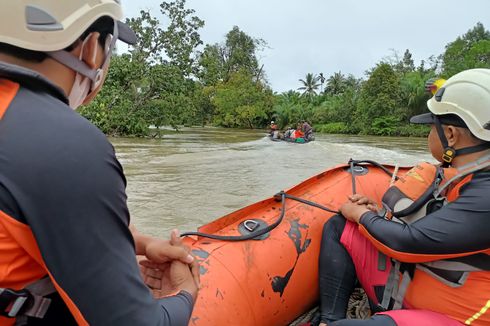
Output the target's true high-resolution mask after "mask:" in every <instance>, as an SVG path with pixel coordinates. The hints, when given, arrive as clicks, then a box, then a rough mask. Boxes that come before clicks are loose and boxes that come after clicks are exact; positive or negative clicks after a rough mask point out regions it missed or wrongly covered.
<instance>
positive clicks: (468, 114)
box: [410, 69, 490, 141]
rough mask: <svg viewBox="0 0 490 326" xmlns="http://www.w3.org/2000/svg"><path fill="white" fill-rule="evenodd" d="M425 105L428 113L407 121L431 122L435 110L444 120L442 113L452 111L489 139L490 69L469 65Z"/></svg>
mask: <svg viewBox="0 0 490 326" xmlns="http://www.w3.org/2000/svg"><path fill="white" fill-rule="evenodd" d="M427 106H428V107H429V110H430V111H431V113H425V114H421V115H418V116H415V117H412V119H410V122H412V123H433V122H434V121H433V116H432V115H433V114H434V115H436V116H438V117H440V118H441V122H442V123H444V115H448V114H454V115H456V116H458V117H459V118H461V119H462V120H463V121H464V123H465V124H466V126H467V127H468V129H469V130H470V131H471V133H472V134H473V135H474V136H475V137H477V138H479V139H481V140H485V141H490V69H470V70H465V71H462V72H460V73H458V74H456V75H454V76H452V77H451V78H449V79H448V80H447V81H446V82H445V83H444V85H442V87H441V88H440V89H439V90H438V91H437V93H436V94H435V95H434V96H433V97H432V98H431V99H430V100H429V101H427ZM446 124H451V123H446ZM455 124H456V125H457V123H455Z"/></svg>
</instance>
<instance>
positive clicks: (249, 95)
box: [212, 71, 274, 128]
mask: <svg viewBox="0 0 490 326" xmlns="http://www.w3.org/2000/svg"><path fill="white" fill-rule="evenodd" d="M273 101H274V97H273V95H272V91H271V90H270V89H268V88H267V87H265V86H264V85H263V84H262V83H261V82H260V81H255V79H254V77H253V76H251V75H250V74H249V73H248V72H247V71H239V72H237V73H233V74H231V76H230V78H229V79H228V80H227V81H223V82H220V83H219V84H218V85H217V86H216V87H215V91H214V95H213V97H212V103H213V104H214V106H215V116H214V122H215V124H217V125H220V126H224V127H246V128H256V127H258V126H264V125H266V124H267V121H268V120H269V117H270V116H272V108H273V104H274V103H273Z"/></svg>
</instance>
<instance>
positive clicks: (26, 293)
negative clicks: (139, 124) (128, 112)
mask: <svg viewBox="0 0 490 326" xmlns="http://www.w3.org/2000/svg"><path fill="white" fill-rule="evenodd" d="M121 18H122V10H121V5H120V1H119V0H85V1H82V0H70V1H59V0H29V1H28V0H15V1H2V3H1V4H0V324H1V325H13V324H14V323H16V324H33V325H34V324H35V325H71V324H79V325H87V324H92V325H187V324H188V321H189V318H190V314H191V311H192V307H193V302H194V300H195V298H196V294H197V287H198V285H197V283H198V274H197V273H196V267H197V265H196V263H195V262H194V259H193V257H192V256H191V255H189V253H188V252H187V249H186V248H185V247H184V246H183V245H182V244H181V241H180V240H179V239H178V235H177V234H175V233H173V234H172V239H171V240H170V241H165V240H157V239H154V238H150V237H146V236H143V235H141V234H138V233H137V232H136V230H134V229H133V236H132V233H131V231H130V229H129V212H128V208H127V205H126V193H125V185H126V180H125V177H124V173H123V170H122V167H121V165H120V164H119V162H118V160H117V158H116V156H115V153H114V149H113V147H112V146H111V144H110V143H109V142H108V141H107V139H106V137H105V136H104V134H102V133H101V132H100V130H98V129H97V128H96V127H94V126H93V125H92V124H90V123H89V122H88V121H87V120H86V119H84V118H82V117H81V116H80V115H78V114H77V113H76V112H75V111H74V110H72V109H76V108H77V107H78V106H80V105H81V104H86V103H88V102H89V101H90V100H91V99H92V98H94V97H95V95H96V94H97V93H98V91H99V90H100V88H101V86H102V84H103V82H104V78H105V76H106V74H107V70H108V67H109V61H110V56H111V54H112V52H113V50H114V45H115V43H116V40H117V39H120V40H122V41H123V42H126V43H128V44H134V43H135V42H136V35H135V34H134V32H133V31H132V30H131V29H130V28H129V27H128V26H127V25H125V24H123V23H121V22H120V21H119V20H120V19H121ZM70 107H71V109H70ZM135 254H138V255H143V256H146V261H145V262H143V263H142V265H143V266H141V269H140V268H139V267H138V264H137V262H136V259H135ZM140 273H141V274H140ZM142 275H143V278H144V281H143V278H142ZM145 283H146V284H145Z"/></svg>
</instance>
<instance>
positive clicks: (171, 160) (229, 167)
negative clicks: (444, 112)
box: [110, 128, 433, 238]
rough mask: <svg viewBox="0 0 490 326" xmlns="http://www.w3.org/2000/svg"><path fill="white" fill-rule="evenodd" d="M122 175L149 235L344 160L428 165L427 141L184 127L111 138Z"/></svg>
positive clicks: (185, 226) (210, 216) (193, 224)
mask: <svg viewBox="0 0 490 326" xmlns="http://www.w3.org/2000/svg"><path fill="white" fill-rule="evenodd" d="M110 141H111V142H112V143H113V144H114V146H115V148H116V153H117V156H118V158H119V159H120V161H121V163H122V165H123V167H124V171H125V173H126V177H127V181H128V186H127V193H128V206H129V210H130V212H131V219H132V223H134V224H135V225H136V227H137V228H138V229H139V230H140V231H142V232H144V233H148V234H151V235H154V236H160V237H165V238H167V237H168V234H169V233H170V230H172V229H174V228H178V229H179V230H181V231H182V232H184V231H191V230H196V228H197V227H198V226H200V225H202V224H205V223H208V222H210V221H212V220H214V219H216V218H218V217H221V216H223V215H225V214H227V213H230V212H232V211H234V210H237V209H239V208H241V207H244V206H246V205H249V204H252V203H254V202H256V201H259V200H261V199H264V198H266V197H270V196H272V195H274V194H275V193H277V192H278V191H280V190H283V189H287V188H289V187H291V186H293V185H295V184H297V183H299V182H301V181H302V180H304V179H306V178H308V177H311V176H313V175H315V174H318V173H320V172H322V171H324V170H326V169H328V168H329V167H332V166H334V165H337V164H341V163H346V162H347V161H348V160H349V158H351V157H352V158H354V159H371V160H375V161H378V162H381V163H389V164H396V163H398V164H399V165H402V166H403V165H413V164H415V163H417V162H419V161H422V160H426V161H433V159H432V157H431V156H430V155H429V154H428V149H427V141H426V139H425V138H395V137H366V136H346V135H316V141H314V142H310V143H307V144H291V143H286V142H272V141H271V140H269V138H268V137H266V136H265V132H263V131H250V130H236V129H221V128H185V129H183V130H181V132H179V133H170V134H166V135H165V136H164V137H163V138H162V139H128V138H111V139H110Z"/></svg>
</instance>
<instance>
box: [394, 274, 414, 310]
mask: <svg viewBox="0 0 490 326" xmlns="http://www.w3.org/2000/svg"><path fill="white" fill-rule="evenodd" d="M397 274H398V273H397ZM411 281H412V279H411V278H410V274H409V273H408V271H404V272H403V278H402V282H401V284H400V285H399V286H398V291H397V294H396V295H395V296H394V299H395V303H394V304H393V310H398V309H401V308H402V306H403V299H404V298H405V293H407V289H408V286H409V285H410V282H411Z"/></svg>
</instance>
